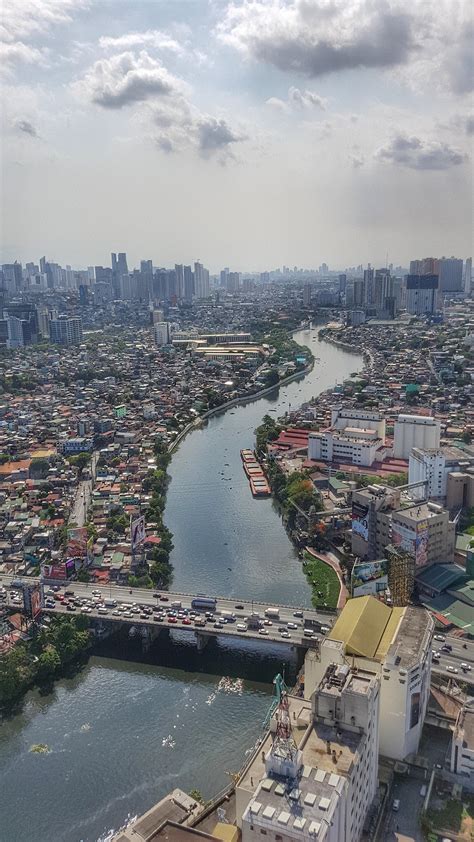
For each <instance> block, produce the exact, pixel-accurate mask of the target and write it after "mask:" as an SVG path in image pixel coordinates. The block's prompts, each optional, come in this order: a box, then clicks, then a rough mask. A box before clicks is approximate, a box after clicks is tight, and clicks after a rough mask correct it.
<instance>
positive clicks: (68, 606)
mask: <svg viewBox="0 0 474 842" xmlns="http://www.w3.org/2000/svg"><path fill="white" fill-rule="evenodd" d="M66 608H67V610H68V611H75V610H76V606H75V605H73V604H72V603H71V602H69V603H68V605H67V606H66Z"/></svg>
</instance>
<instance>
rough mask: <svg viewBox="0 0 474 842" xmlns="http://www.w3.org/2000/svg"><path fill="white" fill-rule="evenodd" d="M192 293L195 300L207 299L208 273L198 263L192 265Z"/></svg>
mask: <svg viewBox="0 0 474 842" xmlns="http://www.w3.org/2000/svg"><path fill="white" fill-rule="evenodd" d="M194 292H195V296H196V298H209V271H208V270H207V269H205V268H204V266H203V265H202V263H199V261H196V263H195V264H194Z"/></svg>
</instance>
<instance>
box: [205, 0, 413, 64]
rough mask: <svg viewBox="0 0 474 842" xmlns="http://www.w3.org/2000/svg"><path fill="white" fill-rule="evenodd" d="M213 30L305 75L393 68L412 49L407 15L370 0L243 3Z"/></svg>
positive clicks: (234, 43)
mask: <svg viewBox="0 0 474 842" xmlns="http://www.w3.org/2000/svg"><path fill="white" fill-rule="evenodd" d="M217 31H218V34H219V37H220V38H221V40H223V41H224V42H225V43H227V44H230V45H231V46H233V47H236V48H237V49H239V50H240V51H242V52H243V53H245V54H247V55H249V56H250V57H252V58H255V59H258V60H261V61H265V62H267V63H269V64H273V65H274V66H275V67H277V68H278V69H279V70H284V71H290V72H298V73H302V74H304V75H306V76H310V77H317V76H322V75H324V74H327V73H333V72H336V71H341V70H351V69H354V68H360V67H392V66H394V65H397V64H399V63H402V62H405V61H407V59H408V57H409V54H410V51H411V50H412V48H413V47H414V38H413V33H412V17H411V15H410V13H409V12H408V11H406V10H404V9H403V8H402V7H400V6H397V5H396V4H391V5H388V4H386V3H374V2H373V0H330V2H329V0H291V2H287V0H244V2H243V3H242V4H241V5H237V4H235V3H231V4H230V5H229V6H228V7H227V9H226V12H225V14H224V17H223V19H222V20H221V21H220V23H219V24H218V28H217Z"/></svg>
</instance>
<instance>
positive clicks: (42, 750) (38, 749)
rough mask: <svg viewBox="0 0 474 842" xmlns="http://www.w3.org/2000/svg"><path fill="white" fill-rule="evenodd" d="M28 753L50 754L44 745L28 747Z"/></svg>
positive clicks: (48, 748)
mask: <svg viewBox="0 0 474 842" xmlns="http://www.w3.org/2000/svg"><path fill="white" fill-rule="evenodd" d="M30 752H32V753H33V754H50V752H51V749H50V747H49V746H47V745H46V743H34V744H33V745H32V746H30Z"/></svg>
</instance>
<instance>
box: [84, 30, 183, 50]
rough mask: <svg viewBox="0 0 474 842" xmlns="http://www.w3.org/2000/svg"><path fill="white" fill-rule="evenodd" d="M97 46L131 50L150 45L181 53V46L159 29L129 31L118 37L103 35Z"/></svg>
mask: <svg viewBox="0 0 474 842" xmlns="http://www.w3.org/2000/svg"><path fill="white" fill-rule="evenodd" d="M99 47H101V48H102V49H103V50H131V49H132V50H133V49H134V48H136V47H151V48H153V49H156V50H170V51H171V52H173V53H183V48H182V46H181V45H180V44H179V43H178V42H177V41H176V40H175V39H174V38H172V37H171V36H170V35H168V34H167V33H166V32H162V31H161V30H159V29H147V30H146V32H129V33H128V34H126V35H121V36H120V37H119V38H110V37H107V36H103V37H102V38H99Z"/></svg>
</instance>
